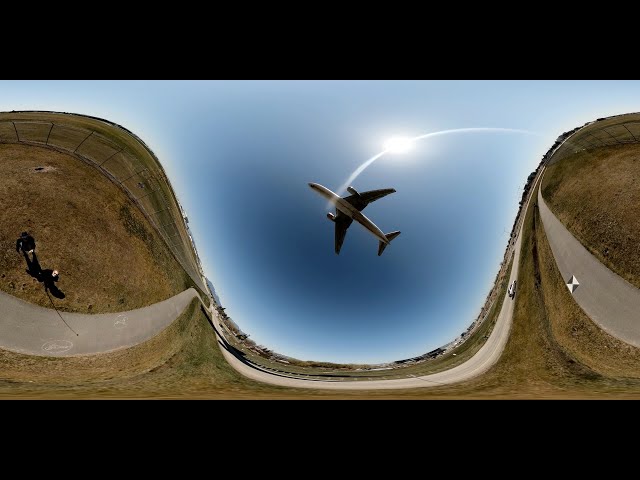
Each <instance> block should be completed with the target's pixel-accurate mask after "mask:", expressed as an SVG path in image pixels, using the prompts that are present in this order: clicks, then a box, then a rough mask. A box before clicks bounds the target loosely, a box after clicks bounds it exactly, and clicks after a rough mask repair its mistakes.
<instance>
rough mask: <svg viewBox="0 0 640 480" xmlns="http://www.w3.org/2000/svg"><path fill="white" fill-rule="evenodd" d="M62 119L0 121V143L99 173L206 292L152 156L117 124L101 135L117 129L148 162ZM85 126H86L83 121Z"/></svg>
mask: <svg viewBox="0 0 640 480" xmlns="http://www.w3.org/2000/svg"><path fill="white" fill-rule="evenodd" d="M61 117H62V118H61V121H60V122H58V121H54V122H51V121H35V120H34V121H30V120H22V119H20V120H0V142H3V143H26V144H32V145H40V146H46V147H49V148H53V149H56V150H59V151H62V152H65V153H70V154H72V155H75V156H77V157H80V158H81V159H83V160H85V161H86V162H88V163H89V164H91V165H93V166H95V167H96V168H98V169H99V170H100V171H101V172H102V173H103V174H105V175H106V176H107V177H109V178H111V179H112V181H114V182H115V183H116V184H117V185H119V186H120V187H121V188H122V189H123V190H124V191H125V192H126V193H127V194H128V196H129V197H130V198H131V199H132V200H133V202H134V203H135V204H136V205H138V207H139V208H140V210H141V211H142V213H143V214H144V215H145V216H146V217H147V219H148V220H149V222H150V223H151V224H152V225H153V226H154V228H155V229H156V231H157V232H158V233H159V234H160V236H161V237H162V238H163V240H164V241H165V243H166V244H167V245H168V246H169V248H170V250H171V252H172V253H173V255H174V256H175V258H176V260H177V261H178V262H179V263H180V265H182V267H183V268H184V269H185V271H186V272H187V274H188V275H189V276H190V277H191V279H192V280H193V281H194V282H195V283H196V285H197V286H198V288H200V289H201V290H202V291H203V292H207V288H206V286H205V285H204V282H203V280H202V275H201V273H200V271H199V268H198V264H199V260H198V259H197V257H196V255H197V254H196V253H195V246H192V242H191V238H190V236H189V233H188V230H187V227H186V224H185V221H184V220H183V216H182V211H181V209H180V207H179V205H178V204H177V200H175V196H174V192H173V189H172V188H171V185H170V184H169V180H168V179H167V177H166V174H165V173H164V170H163V169H162V167H161V165H160V162H159V161H158V159H157V157H156V156H155V155H154V154H153V152H151V150H150V149H149V148H148V147H147V146H146V145H145V144H144V142H142V141H141V140H140V139H139V138H137V137H136V136H135V135H133V134H131V133H130V132H128V131H126V130H124V129H122V128H121V127H119V126H117V125H114V124H110V123H108V122H105V121H101V122H102V124H103V126H102V129H103V130H104V126H105V125H108V126H111V127H112V128H115V129H119V130H120V131H119V132H118V134H120V135H123V134H124V133H126V134H127V135H129V137H130V141H133V142H136V143H137V144H139V146H140V147H141V148H143V149H144V150H145V151H146V152H147V155H142V156H143V157H145V156H146V157H147V158H140V157H141V155H139V154H136V152H134V151H133V148H131V147H130V146H129V145H126V142H123V141H119V139H118V138H117V135H114V136H113V137H112V138H107V136H106V135H103V134H102V133H99V132H98V131H96V130H93V129H91V128H80V127H77V126H72V125H68V124H65V123H64V121H63V116H62V115H61ZM79 118H83V117H79ZM86 118H91V117H86ZM87 123H90V122H89V121H88V120H87Z"/></svg>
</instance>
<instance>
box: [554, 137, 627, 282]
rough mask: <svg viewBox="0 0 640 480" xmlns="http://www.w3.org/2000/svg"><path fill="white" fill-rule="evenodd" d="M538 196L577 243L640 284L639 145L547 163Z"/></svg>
mask: <svg viewBox="0 0 640 480" xmlns="http://www.w3.org/2000/svg"><path fill="white" fill-rule="evenodd" d="M542 194H543V197H544V198H545V201H546V202H547V204H548V205H549V208H550V209H551V210H552V211H553V213H554V214H555V215H556V216H557V217H558V219H559V220H560V221H561V222H562V223H563V224H564V225H565V226H566V227H567V229H568V230H569V231H570V232H571V233H572V234H573V235H574V236H575V237H576V238H577V239H578V240H579V241H580V243H582V244H583V245H584V246H585V247H586V248H587V249H588V250H589V251H590V252H591V253H592V254H593V255H594V256H595V257H596V258H598V259H599V260H600V261H601V262H602V263H603V264H605V265H606V266H607V267H608V268H610V269H611V270H613V271H614V272H616V273H617V274H618V275H620V276H621V277H622V278H624V279H625V280H627V281H628V282H629V283H631V284H633V285H635V286H636V287H638V288H640V145H638V144H624V145H615V146H608V147H600V148H597V149H592V150H585V151H581V152H578V153H574V154H573V155H571V156H568V157H566V158H564V159H563V160H562V161H560V162H557V163H554V164H553V165H550V166H549V168H548V169H547V172H546V174H545V178H544V182H543V189H542Z"/></svg>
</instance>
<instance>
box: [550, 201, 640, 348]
mask: <svg viewBox="0 0 640 480" xmlns="http://www.w3.org/2000/svg"><path fill="white" fill-rule="evenodd" d="M538 206H539V209H540V216H541V217H542V223H543V225H544V230H545V233H546V234H547V239H548V240H549V244H550V245H551V250H552V252H553V256H554V258H555V260H556V264H557V265H558V269H559V270H560V273H561V274H562V278H564V281H565V283H569V280H570V279H571V277H572V276H575V277H576V279H577V280H578V282H579V285H578V286H577V288H575V290H574V292H573V298H574V299H575V301H576V302H577V303H578V305H580V308H582V310H584V311H585V313H586V314H587V315H588V316H589V317H590V318H591V319H592V320H593V321H594V322H596V323H597V324H598V325H599V326H600V327H601V328H602V329H603V330H604V331H605V332H607V333H608V334H610V335H613V336H614V337H616V338H618V339H620V340H622V341H623V342H626V343H629V344H631V345H634V346H636V347H640V290H639V289H637V288H636V287H634V286H633V285H631V284H630V283H628V282H627V281H626V280H624V279H623V278H622V277H620V276H619V275H617V274H616V273H614V272H612V271H611V270H609V269H608V268H607V267H606V266H604V265H603V264H602V263H601V262H600V261H599V260H598V259H597V258H596V257H594V256H593V255H592V254H591V253H590V252H589V251H588V250H587V249H586V248H585V247H583V246H582V244H581V243H580V242H579V241H578V240H577V239H576V238H575V237H574V236H573V235H572V234H571V232H569V230H567V229H566V228H565V226H564V225H562V223H561V222H560V220H558V219H557V218H556V216H555V215H554V214H553V213H552V212H551V210H550V209H549V207H548V206H547V204H546V203H545V202H544V199H543V198H542V193H541V192H540V191H538Z"/></svg>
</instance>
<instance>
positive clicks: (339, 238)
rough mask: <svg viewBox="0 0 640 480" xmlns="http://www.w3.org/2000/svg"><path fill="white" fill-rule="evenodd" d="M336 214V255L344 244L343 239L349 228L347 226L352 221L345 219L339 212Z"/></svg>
mask: <svg viewBox="0 0 640 480" xmlns="http://www.w3.org/2000/svg"><path fill="white" fill-rule="evenodd" d="M336 213H337V215H336V219H335V224H336V253H340V249H341V248H342V244H343V242H344V237H345V235H346V234H347V228H349V225H351V222H353V219H351V218H349V217H347V216H346V215H345V214H344V213H342V212H341V211H340V210H338V211H337V212H336Z"/></svg>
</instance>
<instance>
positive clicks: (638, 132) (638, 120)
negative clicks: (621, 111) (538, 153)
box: [549, 113, 640, 164]
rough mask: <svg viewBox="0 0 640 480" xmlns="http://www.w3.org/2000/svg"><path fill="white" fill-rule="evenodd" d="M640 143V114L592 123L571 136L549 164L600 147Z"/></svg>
mask: <svg viewBox="0 0 640 480" xmlns="http://www.w3.org/2000/svg"><path fill="white" fill-rule="evenodd" d="M638 142H640V114H636V113H633V114H627V115H619V116H616V117H609V118H605V119H602V120H599V121H595V122H591V123H589V124H587V125H585V126H584V127H582V128H581V129H579V130H577V131H576V132H575V133H574V134H573V135H571V136H570V137H569V138H568V139H567V140H566V141H565V142H564V143H563V144H562V145H561V146H560V147H558V149H557V150H556V151H555V152H553V154H552V155H551V157H550V158H549V164H553V163H556V162H557V161H559V160H561V159H563V158H565V157H567V156H569V155H571V154H574V153H577V152H579V151H581V150H590V149H594V148H598V147H605V146H611V145H622V144H625V143H638Z"/></svg>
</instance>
